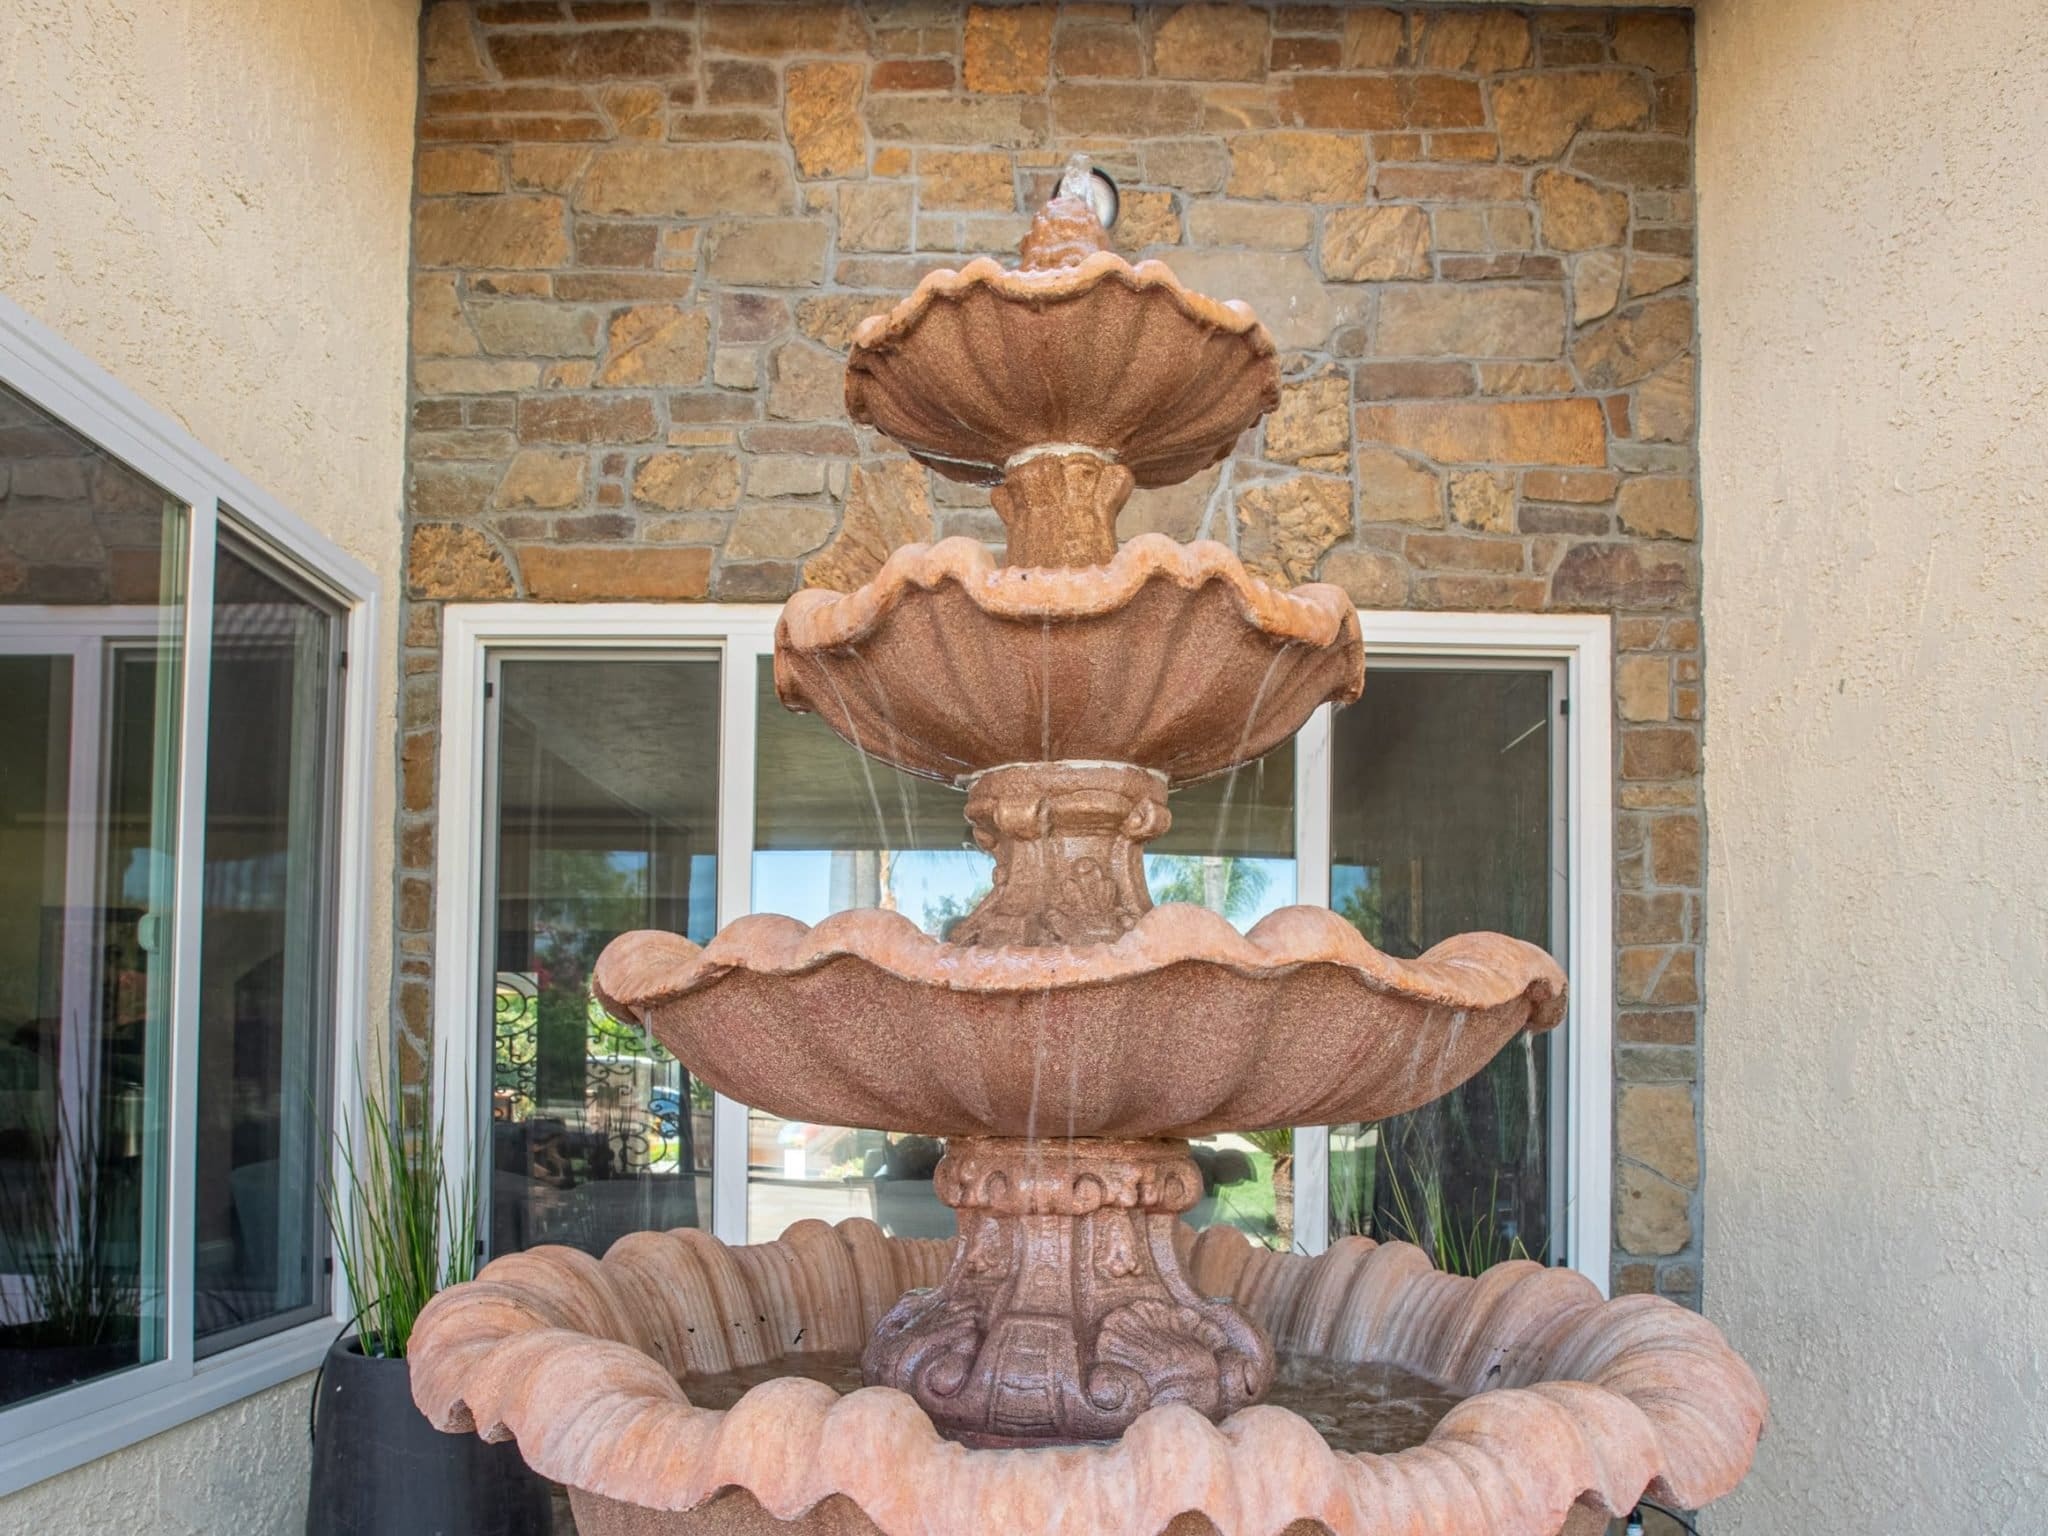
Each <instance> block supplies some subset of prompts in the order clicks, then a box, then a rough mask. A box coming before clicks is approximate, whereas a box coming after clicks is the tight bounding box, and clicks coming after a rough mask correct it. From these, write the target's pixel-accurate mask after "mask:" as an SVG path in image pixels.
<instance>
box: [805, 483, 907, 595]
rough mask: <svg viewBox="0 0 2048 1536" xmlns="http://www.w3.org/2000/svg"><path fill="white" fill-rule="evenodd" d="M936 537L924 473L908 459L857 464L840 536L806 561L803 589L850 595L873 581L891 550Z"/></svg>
mask: <svg viewBox="0 0 2048 1536" xmlns="http://www.w3.org/2000/svg"><path fill="white" fill-rule="evenodd" d="M931 536H932V507H931V501H930V499H929V498H928V497H927V495H926V493H925V473H924V469H923V467H922V466H921V465H918V464H916V463H913V462H912V461H911V460H909V459H885V460H883V461H881V462H880V463H874V464H857V465H855V466H854V470H853V476H852V479H851V482H850V483H849V486H848V489H847V494H846V514H845V516H844V517H842V518H841V519H840V522H839V532H838V533H837V534H836V535H834V536H833V539H832V542H831V543H829V544H827V545H826V546H825V547H824V548H823V549H822V550H820V551H819V552H818V553H817V554H815V555H813V556H811V558H810V559H808V560H806V561H805V562H804V573H803V584H804V585H805V586H807V587H826V588H829V589H830V590H832V591H835V592H851V591H853V590H854V589H855V588H857V587H859V586H861V585H863V584H864V583H866V582H868V581H871V580H873V579H874V575H875V573H876V572H877V571H879V570H880V569H881V568H882V562H883V561H884V560H886V559H888V557H889V554H890V552H891V551H892V550H895V549H897V548H900V547H901V546H902V545H905V544H912V543H917V542H919V541H921V540H926V539H929V538H930V537H931Z"/></svg>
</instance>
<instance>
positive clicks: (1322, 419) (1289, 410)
mask: <svg viewBox="0 0 2048 1536" xmlns="http://www.w3.org/2000/svg"><path fill="white" fill-rule="evenodd" d="M1350 446H1351V381H1350V380H1349V379H1347V378H1345V377H1344V376H1343V375H1342V374H1339V373H1329V374H1324V375H1322V376H1321V377H1318V378H1313V379H1301V380H1298V381H1295V382H1293V383H1288V384H1283V385H1282V386H1281V387H1280V405H1279V408H1278V409H1276V410H1275V411H1274V412H1273V414H1272V415H1271V416H1269V417H1267V418H1266V457H1267V458H1269V459H1274V460H1277V461H1279V462H1280V463H1282V464H1293V463H1298V462H1299V461H1300V460H1302V459H1306V458H1312V457H1315V456H1316V455H1319V454H1332V453H1343V452H1344V451H1345V450H1346V449H1347V448H1349V447H1350Z"/></svg>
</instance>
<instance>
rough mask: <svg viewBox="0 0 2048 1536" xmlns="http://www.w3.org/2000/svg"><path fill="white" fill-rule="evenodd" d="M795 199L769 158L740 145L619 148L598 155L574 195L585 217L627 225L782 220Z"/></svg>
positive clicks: (779, 160)
mask: <svg viewBox="0 0 2048 1536" xmlns="http://www.w3.org/2000/svg"><path fill="white" fill-rule="evenodd" d="M794 197H795V188H794V183H793V182H792V181H791V180H790V175H789V165H788V163H787V161H785V160H784V159H783V157H782V155H781V153H780V152H779V151H777V150H773V149H768V148H763V147H757V146H753V145H744V144H685V145H673V146H670V145H661V146H656V145H645V144H629V145H620V146H619V147H617V148H613V149H603V150H599V151H598V152H597V154H596V155H595V156H594V157H593V158H592V160H591V162H590V169H589V171H588V172H586V173H585V175H584V177H583V184H582V186H581V187H579V188H578V189H577V193H576V206H577V208H579V209H580V210H582V211H583V212H585V213H609V214H619V215H624V216H627V217H634V218H703V217H706V216H708V215H712V214H721V213H724V214H750V213H783V212H786V211H787V210H788V209H789V207H790V205H791V203H792V201H793V200H794Z"/></svg>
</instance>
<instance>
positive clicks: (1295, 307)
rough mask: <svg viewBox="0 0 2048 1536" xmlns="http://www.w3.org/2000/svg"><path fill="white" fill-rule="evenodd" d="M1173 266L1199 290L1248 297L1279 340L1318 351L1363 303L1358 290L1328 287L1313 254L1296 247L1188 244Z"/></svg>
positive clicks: (1288, 345) (1275, 338) (1276, 339)
mask: <svg viewBox="0 0 2048 1536" xmlns="http://www.w3.org/2000/svg"><path fill="white" fill-rule="evenodd" d="M1173 270H1174V275H1175V276H1177V277H1178V278H1179V279H1180V280H1181V281H1182V282H1183V283H1185V284H1186V285H1187V286H1188V287H1190V288H1192V289H1193V290H1194V291H1195V292H1197V293H1206V294H1211V295H1213V296H1215V297H1217V298H1230V299H1243V300H1244V301H1245V302H1246V303H1247V304H1249V305H1251V306H1252V308H1253V309H1254V310H1256V311H1257V312H1258V316H1259V318H1260V320H1262V321H1264V322H1265V325H1266V329H1267V330H1269V331H1270V332H1272V335H1273V339H1274V341H1276V342H1278V343H1279V344H1280V345H1281V346H1283V347H1290V348H1296V349H1299V350H1302V351H1314V350H1319V349H1320V348H1321V347H1322V346H1323V345H1324V343H1325V342H1327V341H1328V340H1329V337H1330V332H1331V331H1332V330H1333V329H1334V328H1335V327H1336V326H1338V325H1340V324H1342V323H1344V322H1345V321H1347V320H1348V319H1350V318H1353V317H1354V316H1355V315H1356V314H1357V313H1358V312H1359V310H1360V308H1361V307H1362V303H1363V300H1362V297H1360V296H1358V295H1356V294H1355V293H1347V292H1345V291H1342V290H1339V291H1337V292H1336V293H1333V292H1332V291H1331V290H1330V289H1328V288H1325V287H1324V286H1323V284H1322V281H1321V280H1320V279H1319V278H1318V277H1317V276H1316V273H1315V269H1314V268H1313V267H1311V266H1310V265H1309V261H1308V257H1307V256H1306V255H1302V254H1298V253H1295V252H1284V253H1283V252H1277V251H1211V250H1200V249H1189V250H1187V251H1181V252H1175V253H1174V257H1173Z"/></svg>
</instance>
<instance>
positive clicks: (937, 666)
mask: <svg viewBox="0 0 2048 1536" xmlns="http://www.w3.org/2000/svg"><path fill="white" fill-rule="evenodd" d="M1364 676H1365V650H1364V645H1363V643H1362V642H1361V640H1360V638H1359V631H1358V614H1357V610H1356V609H1355V608H1354V607H1353V606H1352V603H1351V600H1350V598H1348V597H1347V596H1345V594H1344V593H1343V592H1342V591H1340V590H1339V589H1338V588H1336V587H1331V586H1323V585H1311V586H1304V587H1296V588H1294V589H1293V590H1292V591H1285V592H1283V591H1279V590H1277V589H1275V588H1273V587H1270V586H1268V585H1267V584H1266V583H1265V582H1263V581H1260V580H1258V579H1257V578H1256V577H1253V576H1251V575H1248V574H1247V573H1246V571H1245V569H1244V567H1243V565H1242V564H1240V563H1239V561H1238V558H1237V556H1236V555H1234V554H1232V553H1231V552H1230V551H1229V550H1228V549H1226V548H1225V547H1224V546H1223V545H1221V544H1216V543H1211V542H1203V543H1197V544H1188V545H1183V544H1176V543H1175V542H1174V541H1173V540H1171V539H1169V538H1166V537H1165V536H1164V535H1162V534H1144V535H1142V536H1140V537H1138V538H1135V539H1133V540H1131V541H1130V543H1128V544H1126V545H1124V546H1123V547H1122V548H1121V549H1119V550H1117V551H1116V554H1115V556H1114V558H1112V559H1110V560H1109V562H1108V563H1107V564H1104V565H1087V566H1072V567H1060V568H1045V567H1031V566H998V565H997V564H996V562H995V558H994V557H993V556H992V555H990V554H989V552H988V550H987V549H985V548H984V547H983V546H982V545H980V544H978V543H976V542H974V541H973V540H971V539H964V538H952V539H944V540H941V541H940V542H939V543H937V544H933V545H924V544H912V545H908V546H906V547H905V548H902V549H899V550H897V551H896V552H895V553H894V554H893V555H891V556H890V557H889V559H888V561H887V563H885V564H884V565H883V567H882V569H881V572H880V574H878V575H877V576H876V577H875V579H874V580H873V581H871V582H869V583H868V584H867V585H866V586H865V587H862V588H861V589H860V590H859V591H857V592H851V593H837V592H824V591H809V592H799V593H798V594H797V595H796V596H795V597H793V598H791V599H790V601H789V604H788V606H787V607H786V608H785V609H784V610H783V615H782V620H781V623H780V624H779V625H778V626H777V632H776V641H775V684H776V691H777V692H778V693H779V694H780V695H781V698H782V701H783V703H785V704H787V705H789V706H790V707H791V708H792V709H801V710H810V711H814V712H816V713H817V714H819V715H821V716H823V717H824V719H825V721H826V723H827V724H829V725H830V726H831V727H832V729H833V730H835V731H837V732H838V733H839V734H840V735H841V736H843V737H845V738H846V739H847V740H848V741H850V742H852V743H853V744H854V745H855V746H856V747H859V748H860V749H861V750H862V751H863V752H867V753H871V754H872V755H874V756H876V757H879V758H881V759H883V760H884V761H885V762H890V763H894V764H896V765H897V766H898V767H901V768H905V769H907V770H909V771H910V772H912V773H918V774H924V775H926V776H928V777H931V778H938V779H946V780H953V779H958V778H960V777H962V776H964V775H967V774H971V773H976V772H980V771H982V770H984V769H988V768H994V767H997V766H999V765H1002V764H1005V763H1019V762H1037V761H1047V760H1053V759H1096V760H1102V761H1113V762H1120V763H1134V764H1137V765H1138V766H1140V767H1144V768H1150V769H1152V770H1154V771H1156V772H1158V773H1162V774H1164V775H1166V777H1167V778H1168V779H1170V780H1172V781H1173V782H1175V783H1186V782H1188V781H1191V780H1194V779H1200V778H1205V777H1207V776H1209V775H1211V774H1216V773H1221V772H1223V771H1224V770H1226V769H1228V768H1231V767H1233V766H1235V765H1236V764H1238V763H1244V762H1249V761H1251V760H1252V759H1254V758H1256V757H1259V756H1261V755H1262V754H1264V753H1266V752H1268V751H1270V750H1271V749H1272V748H1273V747H1275V746H1277V745H1278V744H1279V743H1280V742H1281V741H1283V740H1285V739H1286V738H1287V737H1289V736H1291V735H1293V734H1294V732H1295V731H1297V730H1299V729H1300V727H1301V725H1302V722H1303V721H1305V720H1306V719H1308V717H1309V715H1310V714H1311V713H1312V712H1313V711H1314V710H1315V708H1316V706H1317V705H1319V704H1322V703H1325V702H1335V703H1339V704H1348V703H1350V702H1351V701H1352V700H1353V699H1355V698H1357V697H1358V694H1359V690H1360V689H1361V688H1362V687H1363V686H1364Z"/></svg>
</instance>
